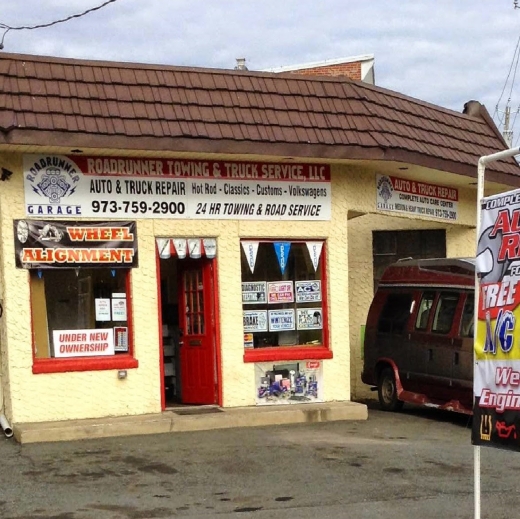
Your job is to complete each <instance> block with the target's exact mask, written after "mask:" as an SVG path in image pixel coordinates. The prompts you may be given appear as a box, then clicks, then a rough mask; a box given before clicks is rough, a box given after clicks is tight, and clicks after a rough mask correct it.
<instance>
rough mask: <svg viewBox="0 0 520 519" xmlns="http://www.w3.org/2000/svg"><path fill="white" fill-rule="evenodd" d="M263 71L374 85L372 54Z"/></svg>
mask: <svg viewBox="0 0 520 519" xmlns="http://www.w3.org/2000/svg"><path fill="white" fill-rule="evenodd" d="M264 71H265V72H274V73H277V74H279V73H281V72H290V73H292V74H299V75H303V76H347V77H349V78H350V79H355V80H356V81H364V82H365V83H368V84H370V85H374V84H375V75H374V55H373V54H365V55H362V56H352V57H349V58H337V59H327V60H324V61H314V62H312V63H302V64H300V65H288V66H286V67H273V68H269V69H264Z"/></svg>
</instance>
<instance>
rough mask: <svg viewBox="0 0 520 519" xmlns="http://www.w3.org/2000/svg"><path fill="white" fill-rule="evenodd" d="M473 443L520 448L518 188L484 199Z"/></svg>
mask: <svg viewBox="0 0 520 519" xmlns="http://www.w3.org/2000/svg"><path fill="white" fill-rule="evenodd" d="M476 269H477V275H478V282H479V283H478V288H479V294H478V301H479V305H478V315H477V323H476V324H477V326H476V337H475V343H474V345H475V364H474V384H473V392H474V408H473V415H474V416H473V430H472V443H473V444H475V445H488V446H492V447H498V448H505V449H511V450H520V338H519V336H518V332H517V329H516V320H517V319H519V317H520V308H519V303H520V286H518V283H519V281H520V190H515V191H511V192H508V193H502V194H500V195H495V196H492V197H487V198H484V199H483V200H482V216H481V222H480V232H479V241H478V248H477V260H476Z"/></svg>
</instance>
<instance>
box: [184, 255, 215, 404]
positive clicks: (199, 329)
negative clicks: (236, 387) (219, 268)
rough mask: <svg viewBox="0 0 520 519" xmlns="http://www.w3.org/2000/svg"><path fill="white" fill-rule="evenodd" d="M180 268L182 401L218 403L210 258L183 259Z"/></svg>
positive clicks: (189, 402)
mask: <svg viewBox="0 0 520 519" xmlns="http://www.w3.org/2000/svg"><path fill="white" fill-rule="evenodd" d="M179 264H180V266H181V268H180V305H179V313H180V316H179V317H180V319H179V321H180V329H181V333H182V336H181V344H182V345H181V346H180V369H181V377H180V379H181V400H182V403H184V404H215V403H217V380H216V369H215V364H216V362H215V315H214V304H213V293H214V286H213V275H212V269H213V265H212V261H211V260H208V259H204V258H201V259H199V260H183V261H181V262H179Z"/></svg>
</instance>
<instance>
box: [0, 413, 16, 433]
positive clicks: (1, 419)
mask: <svg viewBox="0 0 520 519" xmlns="http://www.w3.org/2000/svg"><path fill="white" fill-rule="evenodd" d="M0 427H1V428H2V430H3V431H4V434H5V436H6V438H11V436H13V429H12V427H11V426H10V425H9V422H8V421H7V418H6V417H5V415H3V414H0Z"/></svg>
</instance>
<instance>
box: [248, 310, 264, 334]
mask: <svg viewBox="0 0 520 519" xmlns="http://www.w3.org/2000/svg"><path fill="white" fill-rule="evenodd" d="M243 321H244V332H266V331H267V310H246V311H245V312H243Z"/></svg>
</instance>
